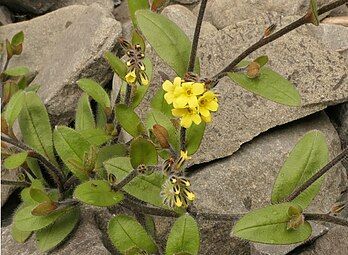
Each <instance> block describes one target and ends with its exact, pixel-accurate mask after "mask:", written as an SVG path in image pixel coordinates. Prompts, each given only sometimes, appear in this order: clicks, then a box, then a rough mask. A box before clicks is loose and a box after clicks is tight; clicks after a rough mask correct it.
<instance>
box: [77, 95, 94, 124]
mask: <svg viewBox="0 0 348 255" xmlns="http://www.w3.org/2000/svg"><path fill="white" fill-rule="evenodd" d="M88 97H89V96H88V95H87V94H85V93H84V94H83V95H82V96H81V97H80V99H79V102H78V104H77V110H76V115H75V129H76V130H77V131H81V130H85V129H90V128H95V123H94V116H93V112H92V108H91V105H90V103H89V99H88Z"/></svg>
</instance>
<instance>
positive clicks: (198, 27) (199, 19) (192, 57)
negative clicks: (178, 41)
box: [187, 0, 208, 72]
mask: <svg viewBox="0 0 348 255" xmlns="http://www.w3.org/2000/svg"><path fill="white" fill-rule="evenodd" d="M207 2H208V0H202V3H201V6H200V8H199V13H198V17H197V22H196V28H195V33H194V35H193V41H192V48H191V55H190V61H189V65H188V69H187V72H193V70H194V67H195V62H196V61H195V60H196V55H197V48H198V40H199V34H200V32H201V28H202V22H203V17H204V12H205V8H206V7H207Z"/></svg>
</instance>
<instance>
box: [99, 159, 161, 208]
mask: <svg viewBox="0 0 348 255" xmlns="http://www.w3.org/2000/svg"><path fill="white" fill-rule="evenodd" d="M104 166H105V169H106V170H107V172H108V173H112V174H113V175H115V176H116V178H117V179H118V180H122V179H123V178H125V177H126V176H127V175H128V174H129V173H130V172H131V171H132V170H133V167H132V165H131V162H130V158H127V157H117V158H112V159H110V160H108V161H106V162H104ZM164 179H165V177H164V176H163V174H162V173H159V172H154V173H152V174H150V175H138V176H136V177H135V178H134V179H133V180H132V181H130V182H129V183H128V184H127V185H125V186H124V187H123V190H124V191H126V192H127V193H129V194H130V195H132V196H134V197H136V198H138V199H140V200H142V201H144V202H147V203H150V204H153V205H156V206H163V203H162V198H161V196H160V192H161V188H162V185H163V182H164Z"/></svg>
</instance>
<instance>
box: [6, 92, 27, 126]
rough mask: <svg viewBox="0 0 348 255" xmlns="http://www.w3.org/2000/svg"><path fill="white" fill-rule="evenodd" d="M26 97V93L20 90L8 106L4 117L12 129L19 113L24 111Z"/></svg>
mask: <svg viewBox="0 0 348 255" xmlns="http://www.w3.org/2000/svg"><path fill="white" fill-rule="evenodd" d="M24 96H25V93H24V92H23V91H22V90H20V91H18V92H17V93H16V94H14V95H13V96H12V97H11V99H10V101H9V102H8V104H7V105H6V109H5V112H4V117H5V119H6V121H7V124H8V125H9V127H11V128H12V126H13V123H14V122H15V120H16V119H17V118H18V115H19V113H20V112H21V110H22V107H23V100H24Z"/></svg>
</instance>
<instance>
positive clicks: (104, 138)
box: [79, 128, 112, 146]
mask: <svg viewBox="0 0 348 255" xmlns="http://www.w3.org/2000/svg"><path fill="white" fill-rule="evenodd" d="M79 134H80V135H81V136H82V137H83V138H84V139H85V140H86V141H88V142H89V143H90V144H92V145H95V146H100V145H102V144H104V143H106V142H108V141H110V139H111V138H112V137H111V136H110V135H108V134H107V133H106V132H105V130H102V129H100V128H90V129H85V130H82V131H80V132H79Z"/></svg>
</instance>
